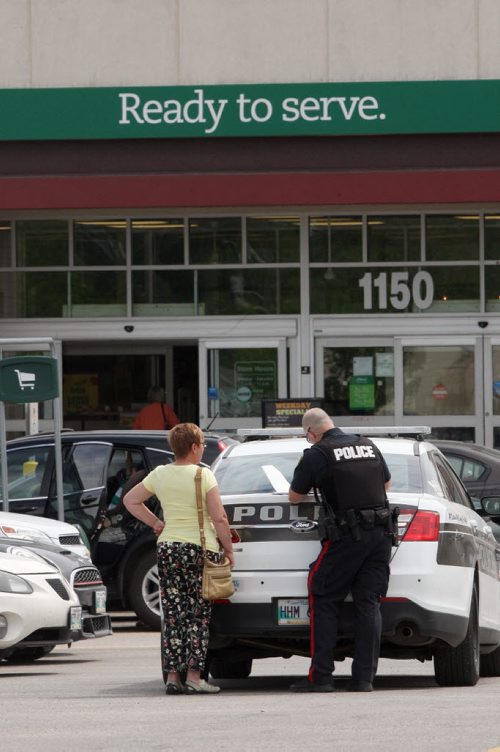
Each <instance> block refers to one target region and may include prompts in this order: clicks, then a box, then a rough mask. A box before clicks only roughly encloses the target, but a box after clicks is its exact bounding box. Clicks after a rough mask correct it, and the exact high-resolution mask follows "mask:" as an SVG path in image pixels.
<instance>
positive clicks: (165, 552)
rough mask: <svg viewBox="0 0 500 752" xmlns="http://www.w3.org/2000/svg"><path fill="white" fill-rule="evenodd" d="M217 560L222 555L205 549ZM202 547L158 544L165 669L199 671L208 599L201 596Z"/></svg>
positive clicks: (209, 605)
mask: <svg viewBox="0 0 500 752" xmlns="http://www.w3.org/2000/svg"><path fill="white" fill-rule="evenodd" d="M207 558H209V559H210V560H211V561H214V562H219V561H221V560H222V558H223V555H222V554H218V553H214V552H213V551H207ZM202 573H203V549H202V548H201V546H197V545H196V544H194V543H178V542H175V541H164V542H161V543H159V544H158V574H159V579H160V601H161V607H162V611H163V624H162V641H161V649H162V652H163V657H164V661H163V665H164V668H165V669H166V670H167V671H187V670H188V669H193V670H194V671H198V670H199V671H203V669H204V667H205V657H206V654H207V647H208V627H209V623H210V614H211V610H212V603H211V602H210V601H206V600H204V599H203V598H202V597H201V578H202Z"/></svg>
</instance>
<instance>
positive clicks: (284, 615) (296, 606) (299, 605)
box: [276, 598, 309, 627]
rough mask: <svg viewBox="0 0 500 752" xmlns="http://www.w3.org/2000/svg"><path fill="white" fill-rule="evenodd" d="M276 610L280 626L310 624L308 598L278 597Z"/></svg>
mask: <svg viewBox="0 0 500 752" xmlns="http://www.w3.org/2000/svg"><path fill="white" fill-rule="evenodd" d="M276 612H277V622H278V626H280V627H284V626H287V627H297V626H301V625H307V624H309V603H308V602H307V598H278V599H277V603H276Z"/></svg>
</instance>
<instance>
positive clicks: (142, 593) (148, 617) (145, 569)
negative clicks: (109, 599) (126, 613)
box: [127, 549, 161, 631]
mask: <svg viewBox="0 0 500 752" xmlns="http://www.w3.org/2000/svg"><path fill="white" fill-rule="evenodd" d="M129 571H131V574H130V580H129V582H130V584H129V587H128V592H127V595H128V601H129V603H130V606H131V608H132V609H133V610H134V611H135V613H136V614H137V616H138V617H139V619H140V620H141V621H142V622H143V623H144V624H146V626H148V627H150V628H151V629H154V630H155V631H158V630H159V629H160V628H161V617H160V585H159V579H158V566H157V562H156V549H153V550H150V551H146V552H145V553H143V554H142V555H141V557H140V558H139V559H136V560H135V564H134V566H133V568H132V570H129Z"/></svg>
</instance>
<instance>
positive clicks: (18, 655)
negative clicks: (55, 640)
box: [5, 645, 55, 663]
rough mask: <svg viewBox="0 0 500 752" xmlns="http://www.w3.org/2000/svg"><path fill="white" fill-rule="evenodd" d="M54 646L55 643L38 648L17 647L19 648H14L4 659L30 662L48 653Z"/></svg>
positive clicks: (12, 661) (10, 661) (15, 661)
mask: <svg viewBox="0 0 500 752" xmlns="http://www.w3.org/2000/svg"><path fill="white" fill-rule="evenodd" d="M54 648H55V645H48V646H47V647H38V648H19V650H14V652H13V653H11V654H10V655H9V656H8V657H7V658H5V660H6V661H8V662H9V663H32V662H33V661H37V660H38V659H39V658H43V657H44V656H46V655H48V654H49V653H50V652H51V651H52V650H54Z"/></svg>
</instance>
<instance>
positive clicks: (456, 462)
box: [432, 439, 500, 543]
mask: <svg viewBox="0 0 500 752" xmlns="http://www.w3.org/2000/svg"><path fill="white" fill-rule="evenodd" d="M432 443H433V444H435V446H437V447H438V449H440V451H441V452H442V453H443V454H444V456H445V457H446V459H447V460H448V462H449V463H450V465H451V466H452V467H453V469H454V471H455V472H456V474H457V475H458V476H459V478H460V479H461V480H462V483H463V484H464V486H465V487H466V489H467V491H468V492H469V494H470V495H471V497H472V502H473V504H474V507H475V509H476V511H477V512H478V513H479V514H485V515H488V517H489V524H490V525H491V528H492V530H493V535H494V536H495V538H496V539H497V541H498V542H499V543H500V452H499V451H498V450H497V449H490V448H489V447H485V446H482V445H481V444H469V443H466V442H464V441H446V440H444V439H439V440H437V439H436V440H434V439H433V440H432Z"/></svg>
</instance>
